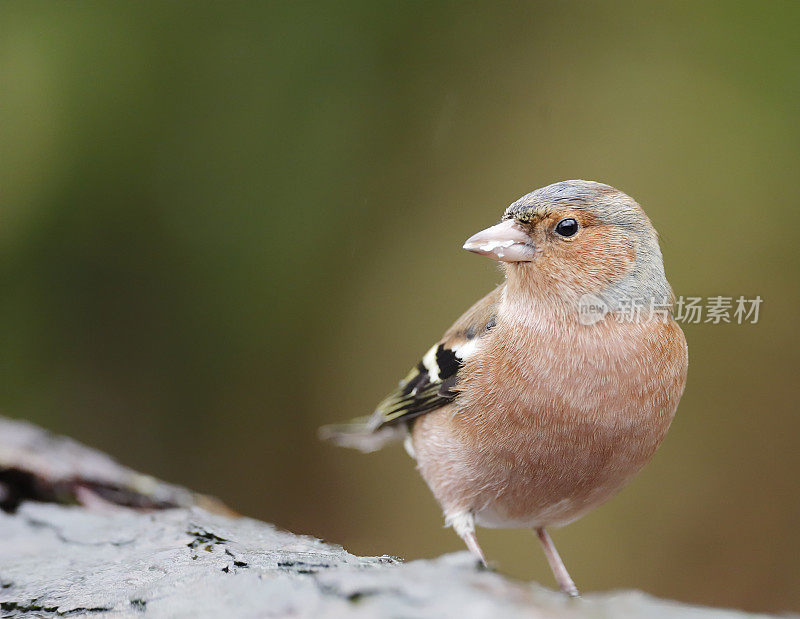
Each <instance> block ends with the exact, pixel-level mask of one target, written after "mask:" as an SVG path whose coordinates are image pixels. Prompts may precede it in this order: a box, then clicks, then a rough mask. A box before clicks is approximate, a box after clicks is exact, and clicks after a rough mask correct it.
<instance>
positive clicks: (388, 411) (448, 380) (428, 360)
mask: <svg viewBox="0 0 800 619" xmlns="http://www.w3.org/2000/svg"><path fill="white" fill-rule="evenodd" d="M462 365H463V362H462V361H461V359H460V358H459V357H458V355H457V354H456V352H455V351H453V350H451V349H449V348H445V347H444V346H443V345H442V344H437V345H436V346H434V347H433V348H431V349H430V350H429V351H428V353H427V354H426V355H425V357H423V360H422V361H420V362H419V363H418V364H417V365H416V367H415V368H414V369H413V370H411V372H409V374H408V376H406V377H405V378H404V379H403V380H402V381H400V385H399V386H398V388H397V390H396V391H395V392H394V393H392V394H390V395H389V396H388V397H387V398H386V399H385V400H383V402H381V403H380V404H379V405H378V408H377V409H376V410H375V413H374V415H373V418H372V420H373V423H372V425H373V429H376V430H377V429H378V428H380V427H381V426H384V425H387V424H392V423H397V422H399V421H408V420H410V419H414V418H415V417H419V416H420V415H424V414H425V413H428V412H430V411H432V410H435V409H437V408H439V407H441V406H444V405H445V404H447V403H448V402H450V401H452V400H453V398H455V397H456V394H455V391H453V387H455V384H456V381H457V378H458V377H457V374H458V370H459V369H461V366H462Z"/></svg>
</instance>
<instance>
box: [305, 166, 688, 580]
mask: <svg viewBox="0 0 800 619" xmlns="http://www.w3.org/2000/svg"><path fill="white" fill-rule="evenodd" d="M463 248H464V249H466V250H468V251H469V252H473V253H475V254H478V255H481V256H485V257H487V258H490V259H493V260H496V261H498V262H499V263H500V265H501V267H502V270H503V271H504V274H505V277H504V281H503V282H502V283H501V284H500V285H499V286H498V287H497V288H495V289H494V290H493V291H491V292H489V293H488V294H487V295H486V296H484V297H483V298H482V299H480V300H479V301H478V302H477V303H475V304H474V305H473V306H472V307H470V308H469V309H468V310H467V311H466V312H465V313H464V314H463V315H462V316H461V317H460V318H458V320H456V321H455V323H453V325H452V326H451V327H450V329H448V330H447V331H446V332H445V333H444V335H443V337H442V338H441V339H440V340H439V341H438V342H436V344H434V345H433V346H432V347H431V348H430V349H429V350H428V351H427V352H426V353H425V354H424V355H423V356H422V358H421V360H420V361H419V362H418V363H417V364H416V366H414V367H413V369H412V370H411V371H410V372H409V373H408V375H407V376H406V377H405V378H404V379H403V380H402V381H400V383H399V385H398V387H397V389H395V390H394V391H392V392H391V393H390V394H389V395H388V396H387V397H386V398H385V399H384V400H383V401H382V402H380V404H379V405H378V406H377V408H376V409H375V411H374V412H373V413H372V414H371V415H368V416H365V417H360V418H357V419H354V420H353V421H351V422H347V423H343V424H334V425H329V426H324V427H322V428H320V436H321V438H323V439H326V440H329V441H332V442H333V443H335V444H337V445H340V446H345V447H352V448H356V449H359V450H361V451H364V452H371V451H375V450H377V449H380V448H382V447H383V446H385V445H387V444H389V443H391V442H394V441H404V443H405V447H406V450H407V451H408V453H409V455H410V456H411V457H412V458H413V459H414V460H415V461H416V467H417V469H418V471H419V473H420V474H421V476H422V478H423V479H424V480H425V482H426V483H427V485H428V486H429V488H430V490H431V491H432V493H433V495H434V497H435V499H436V500H437V501H438V503H439V505H440V506H441V508H442V510H443V513H444V518H445V523H446V525H448V526H450V527H452V528H453V529H454V530H455V532H456V533H457V534H458V535H459V536H460V537H461V538H462V540H463V541H464V543H465V544H466V546H467V548H468V549H469V550H470V551H471V552H472V553H473V554H474V555H475V556H476V558H477V560H478V561H480V563H481V564H483V565H484V566H485V565H486V558H485V555H484V553H483V551H482V549H481V547H480V545H479V544H478V539H477V536H476V527H486V528H506V529H522V528H525V529H531V530H533V531H534V532H535V533H536V535H537V537H538V538H539V541H540V542H541V545H542V548H543V550H544V554H545V556H546V559H547V561H548V563H549V565H550V568H551V570H552V572H553V575H554V577H555V580H556V582H557V584H558V586H559V588H560V590H561V591H562V592H563V593H565V594H567V595H569V596H578V595H579V592H578V589H577V587H576V585H575V583H574V581H573V579H572V578H571V577H570V575H569V573H568V571H567V569H566V567H565V565H564V562H563V561H562V559H561V557H560V556H559V554H558V551H557V550H556V548H555V546H554V544H553V541H552V539H551V538H550V535H549V533H548V532H547V529H548V528H553V527H562V526H564V525H567V524H569V523H571V522H574V521H575V520H577V519H578V518H580V517H582V516H583V515H585V514H586V513H588V512H590V511H591V510H593V509H594V508H596V507H598V506H599V505H601V504H602V503H604V502H605V501H607V500H608V499H609V498H611V497H612V496H613V495H615V494H616V493H617V492H618V491H619V490H621V489H622V487H623V486H624V485H625V484H626V483H627V482H628V481H630V479H631V478H632V477H633V476H634V475H635V474H636V473H637V472H638V471H639V470H640V469H642V467H643V466H644V465H645V464H647V462H648V461H649V460H650V459H651V458H652V456H653V454H654V452H655V451H656V449H657V447H658V446H659V444H660V443H661V442H662V440H663V439H664V436H665V435H666V433H667V430H668V429H669V426H670V424H671V422H672V420H673V417H674V415H675V412H676V410H677V407H678V403H679V401H680V399H681V396H682V394H683V390H684V386H685V383H686V376H687V369H688V347H687V344H686V339H685V337H684V334H683V331H682V330H681V328H680V326H679V325H678V323H677V322H676V320H675V319H674V317H673V315H672V304H673V302H674V295H673V292H672V288H671V287H670V285H669V283H668V281H667V278H666V275H665V272H664V265H663V258H662V253H661V249H660V246H659V242H658V235H657V233H656V231H655V229H654V227H653V225H652V223H651V222H650V219H649V218H648V217H647V215H646V214H645V212H644V210H643V209H642V208H641V207H640V206H639V204H638V203H637V202H636V201H635V200H634V199H633V198H631V197H629V196H628V195H626V194H625V193H623V192H622V191H620V190H618V189H615V188H614V187H611V186H610V185H606V184H603V183H599V182H595V181H585V180H567V181H561V182H557V183H553V184H551V185H547V186H546V187H542V188H540V189H537V190H535V191H532V192H530V193H528V194H526V195H524V196H522V197H521V198H519V199H518V200H516V201H515V202H513V203H512V204H511V205H510V206H509V207H508V208H507V209H506V210H505V212H504V214H503V216H502V219H501V221H500V223H498V224H496V225H492V226H491V227H489V228H487V229H485V230H483V231H481V232H478V233H477V234H475V235H473V236H472V237H470V238H469V239H468V240H467V241H466V243H464V246H463ZM654 308H655V311H646V310H648V309H650V310H653V309H654ZM633 310H636V311H633Z"/></svg>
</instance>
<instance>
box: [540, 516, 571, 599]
mask: <svg viewBox="0 0 800 619" xmlns="http://www.w3.org/2000/svg"><path fill="white" fill-rule="evenodd" d="M536 535H538V536H539V541H540V542H542V548H544V555H545V556H546V557H547V562H548V563H549V564H550V569H551V570H553V576H555V577H556V582H557V583H558V587H559V589H561V591H562V593H566V594H567V595H568V596H570V597H573V598H575V597H578V596H579V595H580V594H579V593H578V588H577V587H576V586H575V583H574V582H572V578H570V576H569V572H567V568H566V567H564V562H563V561H562V560H561V557H560V556H559V554H558V551H557V550H556V547H555V545H554V544H553V540H551V539H550V536H549V535H548V534H547V531H545V530H544V527H540V528H538V529H536Z"/></svg>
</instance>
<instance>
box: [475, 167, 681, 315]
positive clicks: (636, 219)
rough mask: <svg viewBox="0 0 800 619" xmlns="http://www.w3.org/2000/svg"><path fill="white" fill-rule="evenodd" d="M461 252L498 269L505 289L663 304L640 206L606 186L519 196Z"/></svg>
mask: <svg viewBox="0 0 800 619" xmlns="http://www.w3.org/2000/svg"><path fill="white" fill-rule="evenodd" d="M464 249H467V250H469V251H471V252H474V253H477V254H480V255H483V256H487V257H489V258H493V259H495V260H500V261H502V262H503V263H505V266H506V276H507V279H508V284H509V285H510V286H516V287H518V288H520V289H524V288H526V287H527V288H535V289H537V290H536V291H534V292H538V293H539V294H542V293H544V294H547V295H549V296H550V297H556V298H559V297H560V298H564V299H567V298H568V299H570V300H575V299H577V298H579V297H580V296H581V295H584V294H593V295H598V296H600V297H601V298H603V299H604V300H605V301H606V302H607V303H608V304H609V306H610V307H611V308H612V309H614V306H617V307H618V306H619V304H620V302H621V301H622V300H624V299H626V298H627V299H635V298H643V299H650V298H654V299H659V300H663V299H671V297H672V292H671V289H670V287H669V284H668V283H667V279H666V276H665V275H664V266H663V262H662V257H661V250H660V248H659V245H658V237H657V234H656V231H655V229H654V228H653V225H652V224H651V223H650V220H649V219H648V217H647V215H645V213H644V211H643V210H642V208H641V207H640V206H639V205H638V204H637V203H636V201H635V200H633V199H632V198H631V197H629V196H627V195H626V194H624V193H622V192H621V191H619V190H617V189H614V188H613V187H611V186H609V185H604V184H602V183H596V182H593V181H582V180H571V181H562V182H560V183H554V184H552V185H548V186H547V187H542V188H541V189H537V190H536V191H532V192H531V193H529V194H526V195H524V196H522V197H521V198H520V199H519V200H517V201H516V202H514V203H513V204H511V206H509V207H508V208H507V209H506V211H505V213H504V215H503V219H502V221H501V222H500V223H499V224H497V225H496V226H492V227H491V228H487V229H486V230H483V231H481V232H478V233H477V234H475V235H474V236H472V237H470V238H469V239H468V240H467V242H466V243H465V244H464Z"/></svg>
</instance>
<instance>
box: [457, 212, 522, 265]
mask: <svg viewBox="0 0 800 619" xmlns="http://www.w3.org/2000/svg"><path fill="white" fill-rule="evenodd" d="M464 249H466V250H467V251H471V252H474V253H476V254H480V255H481V256H486V257H487V258H492V259H493V260H502V261H503V262H530V261H531V260H533V258H534V255H535V253H536V247H534V245H533V241H531V238H530V237H529V236H528V235H527V234H525V232H524V231H523V230H522V229H521V228H520V227H519V225H517V222H516V221H514V220H513V219H507V220H506V221H504V222H502V223H499V224H497V225H496V226H492V227H491V228H486V230H481V231H480V232H478V234H473V235H472V236H471V237H469V238H468V239H467V242H466V243H464Z"/></svg>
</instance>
